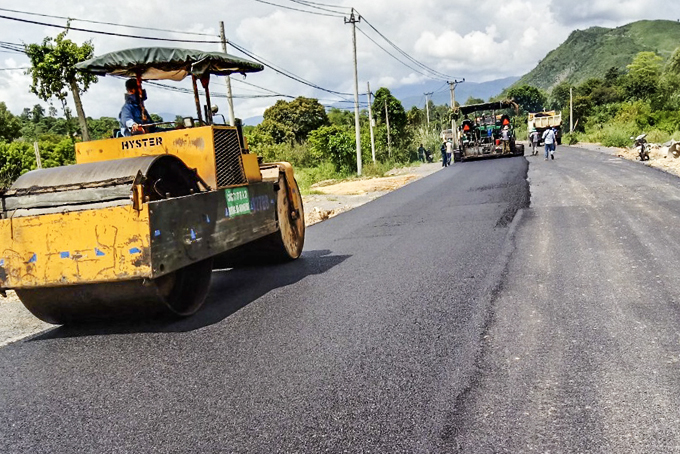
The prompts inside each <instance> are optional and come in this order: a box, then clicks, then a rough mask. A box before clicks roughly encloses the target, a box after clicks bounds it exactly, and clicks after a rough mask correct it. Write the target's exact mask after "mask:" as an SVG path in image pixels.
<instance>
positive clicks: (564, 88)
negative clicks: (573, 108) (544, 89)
mask: <svg viewBox="0 0 680 454" xmlns="http://www.w3.org/2000/svg"><path fill="white" fill-rule="evenodd" d="M571 89H572V86H571V84H570V83H569V82H567V81H566V80H564V81H562V82H560V83H559V84H557V85H555V86H554V87H553V89H552V92H551V93H550V104H551V105H552V107H553V108H555V109H558V110H561V109H563V108H565V107H567V106H568V105H569V99H570V90H571Z"/></svg>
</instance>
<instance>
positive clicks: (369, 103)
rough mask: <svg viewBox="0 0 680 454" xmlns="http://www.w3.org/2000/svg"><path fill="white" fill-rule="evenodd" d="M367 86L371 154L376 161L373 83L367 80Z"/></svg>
mask: <svg viewBox="0 0 680 454" xmlns="http://www.w3.org/2000/svg"><path fill="white" fill-rule="evenodd" d="M366 87H368V125H369V127H370V129H371V156H372V157H373V163H375V137H374V136H373V112H372V111H371V103H372V101H371V83H370V82H366Z"/></svg>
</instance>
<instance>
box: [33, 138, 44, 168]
mask: <svg viewBox="0 0 680 454" xmlns="http://www.w3.org/2000/svg"><path fill="white" fill-rule="evenodd" d="M33 150H34V151H35V166H36V167H37V168H38V169H42V161H41V160H40V147H39V146H38V142H33Z"/></svg>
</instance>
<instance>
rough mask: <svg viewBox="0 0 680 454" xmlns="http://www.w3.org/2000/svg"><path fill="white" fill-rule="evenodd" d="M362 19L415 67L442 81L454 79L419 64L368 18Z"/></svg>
mask: <svg viewBox="0 0 680 454" xmlns="http://www.w3.org/2000/svg"><path fill="white" fill-rule="evenodd" d="M361 18H362V19H363V20H364V22H365V23H366V24H367V25H368V26H369V27H371V29H373V31H374V32H376V33H377V34H378V35H380V37H381V38H382V39H384V40H385V41H387V43H388V44H389V45H390V46H392V47H393V48H395V49H396V50H397V52H399V53H400V54H401V55H403V56H404V57H406V58H407V59H408V60H410V61H411V62H413V63H414V64H415V65H418V66H419V67H421V68H422V69H424V70H425V71H428V72H429V73H431V74H432V75H434V76H436V77H437V78H438V79H440V80H449V79H453V77H451V76H449V75H447V74H444V73H442V72H439V71H437V70H435V69H432V68H430V67H429V66H427V65H425V64H424V63H421V62H419V61H418V60H416V59H415V58H413V57H411V56H410V55H409V54H408V53H406V52H405V51H404V50H402V49H401V48H400V47H399V46H397V45H396V44H394V43H393V42H392V41H390V39H389V38H387V37H386V36H385V35H384V34H382V33H381V32H380V31H379V30H378V29H377V28H375V26H373V24H371V23H370V22H369V21H368V20H366V18H365V17H364V16H361Z"/></svg>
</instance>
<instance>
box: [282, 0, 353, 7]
mask: <svg viewBox="0 0 680 454" xmlns="http://www.w3.org/2000/svg"><path fill="white" fill-rule="evenodd" d="M290 1H291V2H295V3H304V4H306V5H309V6H312V5H317V6H325V7H326V8H339V9H352V8H350V7H349V6H341V5H329V4H327V3H318V2H310V1H307V0H290Z"/></svg>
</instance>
